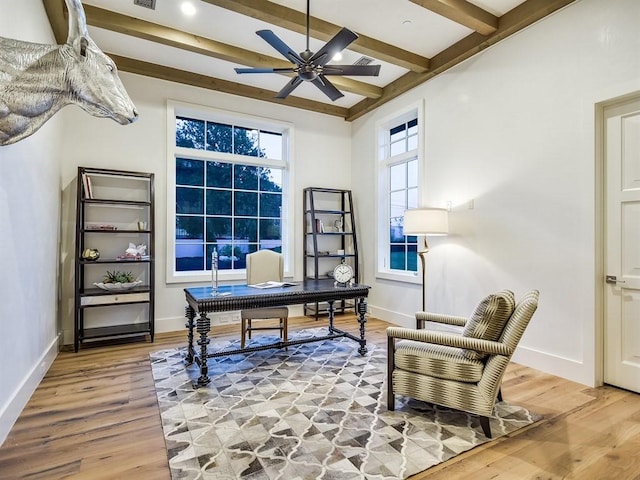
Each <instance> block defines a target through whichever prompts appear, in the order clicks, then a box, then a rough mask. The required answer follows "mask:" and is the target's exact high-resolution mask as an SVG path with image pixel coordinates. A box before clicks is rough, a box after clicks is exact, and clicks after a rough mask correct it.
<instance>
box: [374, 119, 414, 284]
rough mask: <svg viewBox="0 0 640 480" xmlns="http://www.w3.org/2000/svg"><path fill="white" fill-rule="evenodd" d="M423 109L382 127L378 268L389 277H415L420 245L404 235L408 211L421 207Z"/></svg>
mask: <svg viewBox="0 0 640 480" xmlns="http://www.w3.org/2000/svg"><path fill="white" fill-rule="evenodd" d="M419 111H420V109H419V108H416V109H412V110H411V111H410V112H407V113H405V114H402V115H399V116H397V117H394V118H392V119H390V120H387V121H385V122H382V123H381V124H379V125H378V161H379V169H378V193H379V195H378V198H379V202H380V203H379V204H378V224H379V229H378V269H377V274H378V276H381V277H387V278H398V279H403V278H405V279H406V278H408V279H413V278H415V274H416V272H417V270H418V255H417V251H418V245H417V240H418V239H417V237H416V236H415V235H410V236H407V235H405V234H404V232H403V223H404V211H405V210H407V209H411V208H416V207H417V206H418V205H419V197H420V191H419V183H420V181H419V179H420V178H421V175H422V168H421V155H420V148H419V146H420V139H421V135H420V128H419V121H418V120H419Z"/></svg>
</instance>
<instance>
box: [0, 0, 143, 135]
mask: <svg viewBox="0 0 640 480" xmlns="http://www.w3.org/2000/svg"><path fill="white" fill-rule="evenodd" d="M65 3H66V5H67V10H68V11H69V35H68V37H67V42H66V43H65V44H64V45H47V44H40V43H31V42H23V41H20V40H13V39H10V38H2V37H0V145H9V144H11V143H15V142H17V141H19V140H22V139H23V138H25V137H28V136H29V135H31V134H33V133H35V132H36V131H37V130H38V129H39V128H40V127H41V126H42V125H43V124H44V123H45V122H46V121H47V120H49V119H50V118H51V117H52V116H53V115H54V114H55V113H56V112H57V111H58V110H60V109H61V108H62V107H64V106H65V105H70V104H75V105H78V106H79V107H81V108H82V109H84V110H85V111H86V112H88V113H90V114H91V115H94V116H96V117H107V118H112V119H113V120H115V121H116V122H118V123H120V124H121V125H127V124H129V123H133V122H134V121H135V120H136V119H137V118H138V112H137V111H136V107H135V105H134V104H133V102H132V101H131V99H130V98H129V95H128V94H127V92H126V90H125V88H124V85H122V82H121V81H120V78H118V71H117V69H116V65H115V63H113V60H111V59H110V58H109V57H108V56H107V55H105V54H104V52H102V50H100V48H98V46H97V45H96V44H95V43H94V41H93V40H91V38H89V35H88V33H87V22H86V17H85V14H84V9H83V8H82V3H81V2H80V0H65Z"/></svg>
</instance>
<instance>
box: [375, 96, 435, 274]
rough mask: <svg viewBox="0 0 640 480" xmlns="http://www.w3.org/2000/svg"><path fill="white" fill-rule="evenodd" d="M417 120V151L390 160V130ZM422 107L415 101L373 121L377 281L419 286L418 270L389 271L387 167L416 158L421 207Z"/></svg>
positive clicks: (388, 174)
mask: <svg viewBox="0 0 640 480" xmlns="http://www.w3.org/2000/svg"><path fill="white" fill-rule="evenodd" d="M413 119H417V120H418V148H416V149H415V150H412V151H410V152H406V153H404V154H402V155H397V156H395V157H390V145H389V141H388V140H389V131H390V130H391V129H392V128H393V127H396V126H398V125H400V124H401V123H405V122H408V121H410V120H413ZM424 130H425V127H424V106H423V102H422V101H420V102H417V103H415V104H413V105H410V106H408V107H407V108H406V109H404V110H403V111H400V112H397V113H395V114H392V115H389V116H388V117H385V118H384V119H381V120H379V121H378V122H376V135H375V142H376V145H375V148H376V150H375V151H376V157H377V166H378V169H377V180H378V181H377V185H376V198H377V203H376V219H377V225H378V229H377V232H376V257H375V262H376V268H375V272H376V278H380V279H385V280H395V281H399V282H407V283H421V281H422V279H421V277H420V276H419V271H416V272H411V271H400V270H392V269H391V268H389V264H390V254H389V252H390V246H389V216H390V212H389V201H390V199H389V190H390V167H391V166H392V165H395V164H397V163H399V161H407V160H410V159H413V158H416V159H417V161H418V202H419V205H420V204H422V203H421V202H422V198H423V195H424V192H423V188H422V185H423V179H424V153H423V152H424Z"/></svg>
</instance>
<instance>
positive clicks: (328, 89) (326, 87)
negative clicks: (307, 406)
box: [311, 75, 344, 102]
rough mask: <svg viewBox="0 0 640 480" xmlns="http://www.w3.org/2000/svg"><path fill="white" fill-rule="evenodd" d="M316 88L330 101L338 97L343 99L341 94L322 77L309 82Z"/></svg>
mask: <svg viewBox="0 0 640 480" xmlns="http://www.w3.org/2000/svg"><path fill="white" fill-rule="evenodd" d="M311 83H313V84H314V85H315V86H316V87H318V88H319V89H320V90H322V93H324V94H325V95H326V96H327V97H329V98H330V99H331V100H332V101H334V102H335V101H336V100H337V99H339V98H340V97H344V95H343V94H342V92H340V90H338V89H337V88H336V87H335V86H334V85H333V83H331V82H330V81H329V80H328V79H326V78H325V76H324V75H318V76H317V77H316V78H315V79H314V80H312V81H311Z"/></svg>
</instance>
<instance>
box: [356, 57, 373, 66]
mask: <svg viewBox="0 0 640 480" xmlns="http://www.w3.org/2000/svg"><path fill="white" fill-rule="evenodd" d="M371 62H373V58H369V57H360V58H359V59H358V60H356V61H355V62H354V63H353V64H354V65H369V64H370V63H371Z"/></svg>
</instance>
